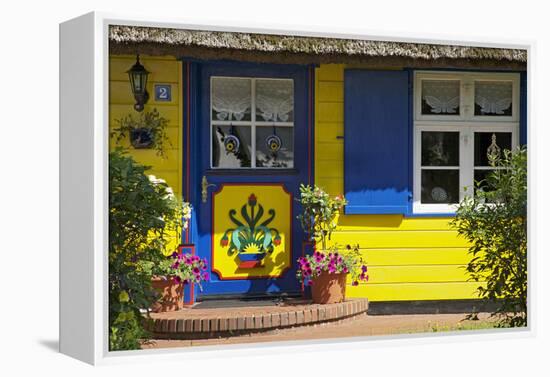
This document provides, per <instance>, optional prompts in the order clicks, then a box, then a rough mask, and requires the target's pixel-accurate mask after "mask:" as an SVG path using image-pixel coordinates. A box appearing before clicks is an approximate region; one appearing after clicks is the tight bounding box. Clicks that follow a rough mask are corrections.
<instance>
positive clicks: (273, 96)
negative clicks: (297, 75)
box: [256, 80, 294, 122]
mask: <svg viewBox="0 0 550 377" xmlns="http://www.w3.org/2000/svg"><path fill="white" fill-rule="evenodd" d="M293 110H294V86H293V81H292V80H257V81H256V120H260V121H261V120H263V121H266V122H292V115H293Z"/></svg>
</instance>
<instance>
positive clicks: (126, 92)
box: [109, 55, 183, 250]
mask: <svg viewBox="0 0 550 377" xmlns="http://www.w3.org/2000/svg"><path fill="white" fill-rule="evenodd" d="M135 61H136V57H135V56H111V57H110V59H109V127H110V128H111V129H112V128H113V127H116V126H117V123H116V120H117V119H120V118H122V117H124V116H126V115H128V114H132V115H134V116H138V113H137V112H136V111H135V110H134V107H133V106H134V103H135V101H134V97H133V95H132V90H131V88H130V82H129V81H128V74H127V73H126V71H127V70H128V69H129V68H130V67H131V66H132V65H133V64H134V63H135ZM140 61H141V63H142V64H143V65H144V66H145V68H146V69H147V70H148V71H150V72H151V73H150V74H149V79H148V82H147V91H148V92H149V96H150V98H149V101H148V102H147V104H146V105H145V111H150V110H152V109H153V108H156V109H157V110H158V112H159V113H160V115H161V116H163V117H164V118H166V119H168V128H167V131H166V133H167V136H168V140H169V143H167V144H166V146H165V157H164V158H163V157H160V156H159V155H158V154H157V152H156V150H154V149H133V148H132V147H130V140H129V138H128V137H127V138H126V139H125V140H121V141H120V143H119V144H116V143H115V138H111V140H110V148H111V149H113V148H115V147H116V146H117V145H119V146H122V147H126V148H128V147H129V154H130V155H131V156H133V157H134V158H135V159H136V161H138V162H139V163H142V164H144V165H147V166H150V167H151V169H150V170H149V171H148V174H152V175H154V176H156V177H158V178H162V179H164V180H165V181H166V182H167V183H168V185H170V187H172V189H173V190H174V193H175V194H176V195H181V192H182V191H181V190H182V188H181V181H182V156H183V151H182V142H181V139H182V135H181V130H182V106H181V96H180V91H181V82H182V80H181V63H180V62H179V61H177V60H175V59H174V58H172V57H150V56H143V55H141V56H140ZM155 84H169V85H170V86H171V94H172V100H171V101H170V102H156V101H155V98H154V97H155V95H154V85H155ZM170 239H171V242H170V246H169V248H168V249H169V250H172V249H175V248H176V247H177V245H178V243H179V242H178V239H177V238H176V237H175V235H171V237H170Z"/></svg>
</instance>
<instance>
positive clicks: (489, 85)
mask: <svg viewBox="0 0 550 377" xmlns="http://www.w3.org/2000/svg"><path fill="white" fill-rule="evenodd" d="M512 88H513V86H512V83H511V82H506V81H504V82H499V81H476V83H475V112H474V114H475V115H486V116H511V115H512V94H513V90H512Z"/></svg>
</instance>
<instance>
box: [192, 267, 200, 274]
mask: <svg viewBox="0 0 550 377" xmlns="http://www.w3.org/2000/svg"><path fill="white" fill-rule="evenodd" d="M200 272H201V271H200V270H199V268H198V267H195V268H193V273H194V274H195V275H196V274H200Z"/></svg>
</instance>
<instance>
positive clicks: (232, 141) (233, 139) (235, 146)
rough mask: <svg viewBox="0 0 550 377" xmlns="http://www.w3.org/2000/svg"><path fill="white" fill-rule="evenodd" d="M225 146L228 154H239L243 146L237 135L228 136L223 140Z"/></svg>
mask: <svg viewBox="0 0 550 377" xmlns="http://www.w3.org/2000/svg"><path fill="white" fill-rule="evenodd" d="M223 146H224V147H225V152H226V153H234V154H237V153H238V152H239V148H240V146H241V141H240V140H239V138H238V137H237V136H235V135H227V136H225V138H224V140H223Z"/></svg>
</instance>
